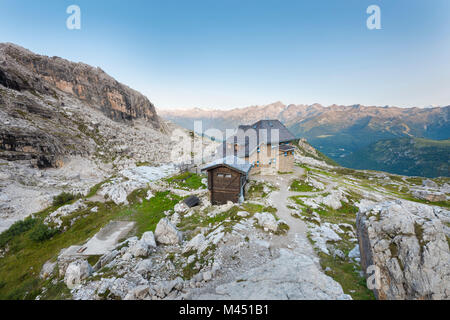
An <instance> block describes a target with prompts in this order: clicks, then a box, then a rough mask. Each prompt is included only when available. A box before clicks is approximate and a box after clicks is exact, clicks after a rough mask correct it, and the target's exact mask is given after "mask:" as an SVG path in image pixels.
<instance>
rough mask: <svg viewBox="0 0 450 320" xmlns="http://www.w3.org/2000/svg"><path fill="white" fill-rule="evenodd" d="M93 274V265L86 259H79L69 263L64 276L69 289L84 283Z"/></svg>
mask: <svg viewBox="0 0 450 320" xmlns="http://www.w3.org/2000/svg"><path fill="white" fill-rule="evenodd" d="M91 274H92V267H91V266H90V264H89V263H88V262H87V261H86V260H77V261H75V262H72V263H71V264H69V266H68V267H67V269H66V275H65V276H64V282H65V283H66V285H67V287H68V288H69V289H72V288H74V287H76V286H78V285H80V284H81V283H82V281H83V280H85V279H87V278H88V277H89V276H90V275H91Z"/></svg>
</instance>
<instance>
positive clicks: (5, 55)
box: [0, 43, 160, 128]
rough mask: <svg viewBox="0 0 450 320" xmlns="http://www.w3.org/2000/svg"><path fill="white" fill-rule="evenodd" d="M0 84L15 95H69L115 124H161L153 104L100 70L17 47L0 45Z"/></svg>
mask: <svg viewBox="0 0 450 320" xmlns="http://www.w3.org/2000/svg"><path fill="white" fill-rule="evenodd" d="M0 84H1V85H3V86H5V87H7V88H10V89H13V90H17V91H24V90H28V91H33V92H37V93H39V94H43V95H53V96H55V95H58V93H59V92H64V93H66V94H69V95H72V96H74V97H76V98H78V99H79V100H81V101H83V102H85V103H86V104H88V105H89V106H90V107H92V108H98V109H100V110H101V111H102V112H103V113H104V114H105V115H107V116H108V117H110V118H111V119H113V120H116V121H125V120H133V119H141V118H142V119H145V120H147V121H149V122H150V123H151V124H152V126H153V127H155V128H159V127H160V122H159V120H158V116H157V114H156V111H155V107H154V106H153V104H152V103H151V102H150V101H149V100H148V99H147V98H146V97H145V96H143V95H142V94H140V93H139V92H137V91H135V90H133V89H131V88H129V87H127V86H125V85H123V84H121V83H119V82H118V81H116V80H115V79H113V78H112V77H110V76H109V75H107V74H106V73H105V72H104V71H103V70H101V69H100V68H93V67H91V66H89V65H86V64H83V63H74V62H70V61H67V60H64V59H62V58H59V57H46V56H41V55H37V54H34V53H32V52H31V51H28V50H26V49H24V48H22V47H19V46H17V45H13V44H9V43H6V44H4V43H2V44H0Z"/></svg>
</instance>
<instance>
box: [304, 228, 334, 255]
mask: <svg viewBox="0 0 450 320" xmlns="http://www.w3.org/2000/svg"><path fill="white" fill-rule="evenodd" d="M310 227H311V229H310V233H311V235H310V236H311V240H312V241H313V243H314V247H316V248H317V249H318V250H320V251H322V252H323V253H325V254H330V252H329V251H328V247H327V242H329V241H340V240H341V237H340V236H339V235H338V234H337V233H336V231H335V230H337V228H338V226H337V225H334V224H331V223H329V222H325V223H323V224H321V225H320V226H317V225H315V224H311V226H310Z"/></svg>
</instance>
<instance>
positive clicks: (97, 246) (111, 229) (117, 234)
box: [78, 221, 135, 256]
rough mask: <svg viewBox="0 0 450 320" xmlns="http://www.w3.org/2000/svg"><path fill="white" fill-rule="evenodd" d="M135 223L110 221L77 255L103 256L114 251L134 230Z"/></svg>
mask: <svg viewBox="0 0 450 320" xmlns="http://www.w3.org/2000/svg"><path fill="white" fill-rule="evenodd" d="M134 225H135V222H130V221H111V222H110V223H109V224H108V225H106V226H105V227H103V228H102V229H101V230H100V231H99V232H98V233H97V234H96V235H95V236H93V237H92V238H91V239H90V240H89V241H88V242H87V243H86V244H85V245H83V246H82V247H83V248H85V249H83V248H82V249H83V250H82V252H78V253H79V254H82V255H86V256H93V255H103V254H105V253H107V252H108V251H110V250H112V249H114V247H115V246H116V245H117V244H118V243H119V240H121V239H123V238H124V237H126V236H127V235H128V233H129V232H130V231H131V230H132V229H133V228H134Z"/></svg>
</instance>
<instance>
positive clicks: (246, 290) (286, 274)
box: [195, 249, 351, 300]
mask: <svg viewBox="0 0 450 320" xmlns="http://www.w3.org/2000/svg"><path fill="white" fill-rule="evenodd" d="M201 276H202V279H203V274H202V275H201ZM208 277H209V275H208ZM215 291H216V292H215V293H203V294H200V295H199V296H196V297H195V299H200V300H202V299H212V300H222V299H226V300H228V299H231V300H301V299H312V300H316V299H319V300H328V299H331V300H350V299H351V297H350V296H349V295H347V294H345V293H344V292H343V290H342V287H341V286H340V285H339V284H338V283H337V282H335V281H334V280H333V279H332V278H331V277H329V276H327V275H325V274H324V273H323V272H322V270H321V269H320V266H319V265H318V263H317V262H315V261H314V259H313V257H310V256H308V255H304V254H296V253H294V252H292V251H291V250H287V249H280V256H279V257H278V258H276V259H273V260H270V261H269V262H267V263H264V264H263V265H261V266H259V267H256V268H253V269H251V270H249V271H248V272H245V273H243V274H241V275H239V277H238V278H237V279H236V281H233V282H229V283H225V284H221V285H219V286H217V287H216V288H215Z"/></svg>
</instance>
